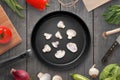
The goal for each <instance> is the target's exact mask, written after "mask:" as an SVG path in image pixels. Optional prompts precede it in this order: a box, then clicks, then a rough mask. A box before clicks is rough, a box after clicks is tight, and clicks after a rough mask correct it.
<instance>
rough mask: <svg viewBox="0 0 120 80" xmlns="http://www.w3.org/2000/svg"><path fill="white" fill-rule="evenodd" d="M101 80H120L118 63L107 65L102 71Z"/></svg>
mask: <svg viewBox="0 0 120 80" xmlns="http://www.w3.org/2000/svg"><path fill="white" fill-rule="evenodd" d="M99 80H120V67H119V66H118V65H117V64H110V65H107V66H106V67H105V68H104V69H103V71H102V72H101V74H100V77H99Z"/></svg>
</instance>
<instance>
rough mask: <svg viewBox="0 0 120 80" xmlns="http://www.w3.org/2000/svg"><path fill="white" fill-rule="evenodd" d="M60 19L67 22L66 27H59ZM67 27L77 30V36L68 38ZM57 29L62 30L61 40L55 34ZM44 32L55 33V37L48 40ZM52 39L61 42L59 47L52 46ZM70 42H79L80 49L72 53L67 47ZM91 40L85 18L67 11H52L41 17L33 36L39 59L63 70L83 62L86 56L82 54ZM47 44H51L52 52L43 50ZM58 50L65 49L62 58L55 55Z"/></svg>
mask: <svg viewBox="0 0 120 80" xmlns="http://www.w3.org/2000/svg"><path fill="white" fill-rule="evenodd" d="M60 20H62V21H63V22H64V23H65V26H66V27H65V28H64V29H59V28H57V23H58V22H59V21H60ZM67 29H74V30H75V31H76V32H77V36H76V37H75V38H73V39H71V40H68V39H67V35H66V30H67ZM57 31H60V32H61V34H62V36H63V39H62V40H59V39H57V38H56V37H55V36H54V34H55V33H56V32H57ZM44 33H51V34H53V37H52V38H51V39H50V40H46V39H45V37H44V36H43V34H44ZM52 41H59V42H60V45H59V47H58V48H57V49H55V48H53V47H52V45H51V42H52ZM68 42H74V43H76V44H77V46H78V51H77V52H76V53H72V52H70V51H69V50H68V49H67V48H66V44H67V43H68ZM90 42H91V39H90V33H89V30H88V28H87V26H86V24H85V23H84V22H83V20H81V18H79V17H78V16H76V15H75V14H72V13H70V12H65V11H57V12H52V13H49V14H47V15H46V16H44V17H43V18H42V19H40V20H39V21H38V23H37V24H36V25H35V27H34V29H33V32H32V37H31V44H32V48H33V50H34V52H35V54H36V55H37V57H38V59H39V60H40V61H42V62H43V63H45V64H47V65H48V66H49V67H52V68H54V69H63V70H64V69H70V68H73V67H75V66H76V65H78V64H80V63H81V61H82V60H83V58H84V57H83V56H82V55H85V54H86V53H87V50H88V47H89V46H90ZM45 44H49V45H50V46H51V48H52V51H51V52H49V53H43V52H42V49H43V47H44V45H45ZM57 50H65V51H66V54H65V56H64V57H63V58H61V59H57V58H56V57H55V56H54V55H55V53H56V52H57Z"/></svg>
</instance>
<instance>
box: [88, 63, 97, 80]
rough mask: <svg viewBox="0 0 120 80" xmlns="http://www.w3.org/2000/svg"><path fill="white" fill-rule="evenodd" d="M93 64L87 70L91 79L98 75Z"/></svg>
mask: <svg viewBox="0 0 120 80" xmlns="http://www.w3.org/2000/svg"><path fill="white" fill-rule="evenodd" d="M95 66H96V65H95V64H94V65H93V66H92V67H91V68H90V69H89V75H90V76H91V77H92V78H96V77H97V76H98V75H99V70H98V69H97V68H95Z"/></svg>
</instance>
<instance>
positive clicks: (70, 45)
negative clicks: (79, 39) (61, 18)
mask: <svg viewBox="0 0 120 80" xmlns="http://www.w3.org/2000/svg"><path fill="white" fill-rule="evenodd" d="M67 49H68V50H70V51H71V52H73V53H75V52H77V50H78V48H77V45H76V44H75V43H72V42H70V43H67Z"/></svg>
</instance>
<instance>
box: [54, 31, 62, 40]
mask: <svg viewBox="0 0 120 80" xmlns="http://www.w3.org/2000/svg"><path fill="white" fill-rule="evenodd" d="M55 37H56V38H58V39H62V35H61V33H60V32H59V31H57V32H56V34H55Z"/></svg>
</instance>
